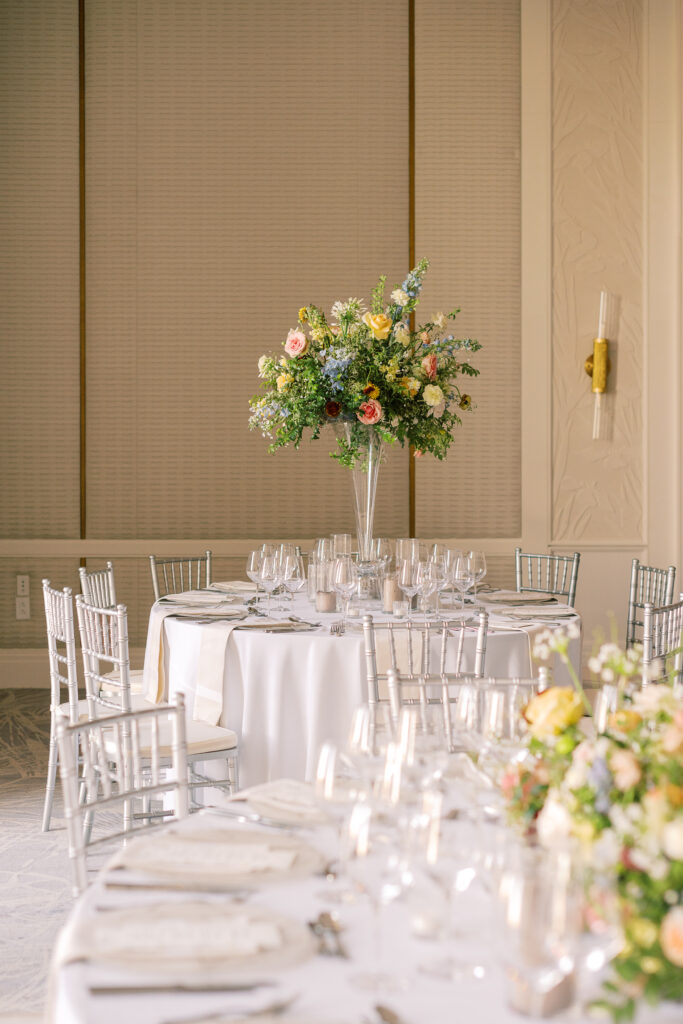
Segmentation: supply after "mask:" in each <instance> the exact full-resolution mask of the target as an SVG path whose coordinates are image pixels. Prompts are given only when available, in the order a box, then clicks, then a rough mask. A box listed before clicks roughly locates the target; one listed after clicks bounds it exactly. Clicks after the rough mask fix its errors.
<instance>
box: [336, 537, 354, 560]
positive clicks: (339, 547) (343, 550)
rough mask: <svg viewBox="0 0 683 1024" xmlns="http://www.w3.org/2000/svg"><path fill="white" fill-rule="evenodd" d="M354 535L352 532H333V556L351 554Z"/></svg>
mask: <svg viewBox="0 0 683 1024" xmlns="http://www.w3.org/2000/svg"><path fill="white" fill-rule="evenodd" d="M351 542H352V537H351V534H350V533H333V534H332V557H333V558H339V557H340V556H341V555H350V554H351Z"/></svg>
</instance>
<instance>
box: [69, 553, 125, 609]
mask: <svg viewBox="0 0 683 1024" xmlns="http://www.w3.org/2000/svg"><path fill="white" fill-rule="evenodd" d="M78 574H79V576H80V579H81V593H82V595H83V597H84V598H85V600H86V601H87V602H88V604H93V605H95V607H96V608H115V607H116V584H115V581H114V566H113V565H112V563H111V562H107V565H106V568H104V569H86V568H84V567H83V566H81V567H80V568H79V570H78Z"/></svg>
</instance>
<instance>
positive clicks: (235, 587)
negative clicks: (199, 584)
mask: <svg viewBox="0 0 683 1024" xmlns="http://www.w3.org/2000/svg"><path fill="white" fill-rule="evenodd" d="M209 589H210V590H217V591H219V592H220V593H221V594H233V593H235V594H237V593H239V594H242V593H244V594H255V593H256V589H257V587H256V584H255V583H252V582H251V580H228V581H227V582H226V583H211V584H210V585H209Z"/></svg>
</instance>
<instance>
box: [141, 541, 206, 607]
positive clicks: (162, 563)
mask: <svg viewBox="0 0 683 1024" xmlns="http://www.w3.org/2000/svg"><path fill="white" fill-rule="evenodd" d="M149 566H150V570H151V573H152V587H153V588H154V600H155V601H158V600H159V598H160V597H163V596H164V595H166V594H180V593H182V592H183V591H184V590H201V589H202V588H203V587H208V586H210V584H211V552H210V551H208V550H207V551H205V552H204V554H203V555H199V556H196V557H195V556H192V557H186V558H158V557H157V556H156V555H150V556H149Z"/></svg>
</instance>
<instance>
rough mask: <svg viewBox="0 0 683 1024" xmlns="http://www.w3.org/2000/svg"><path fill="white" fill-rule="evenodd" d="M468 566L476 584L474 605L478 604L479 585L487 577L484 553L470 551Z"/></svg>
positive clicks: (468, 553)
mask: <svg viewBox="0 0 683 1024" xmlns="http://www.w3.org/2000/svg"><path fill="white" fill-rule="evenodd" d="M467 564H468V567H469V571H470V573H471V576H472V582H473V584H474V594H473V598H474V603H475V604H476V603H477V583H479V581H480V580H483V578H484V576H486V555H485V554H484V552H483V551H468V552H467Z"/></svg>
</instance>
